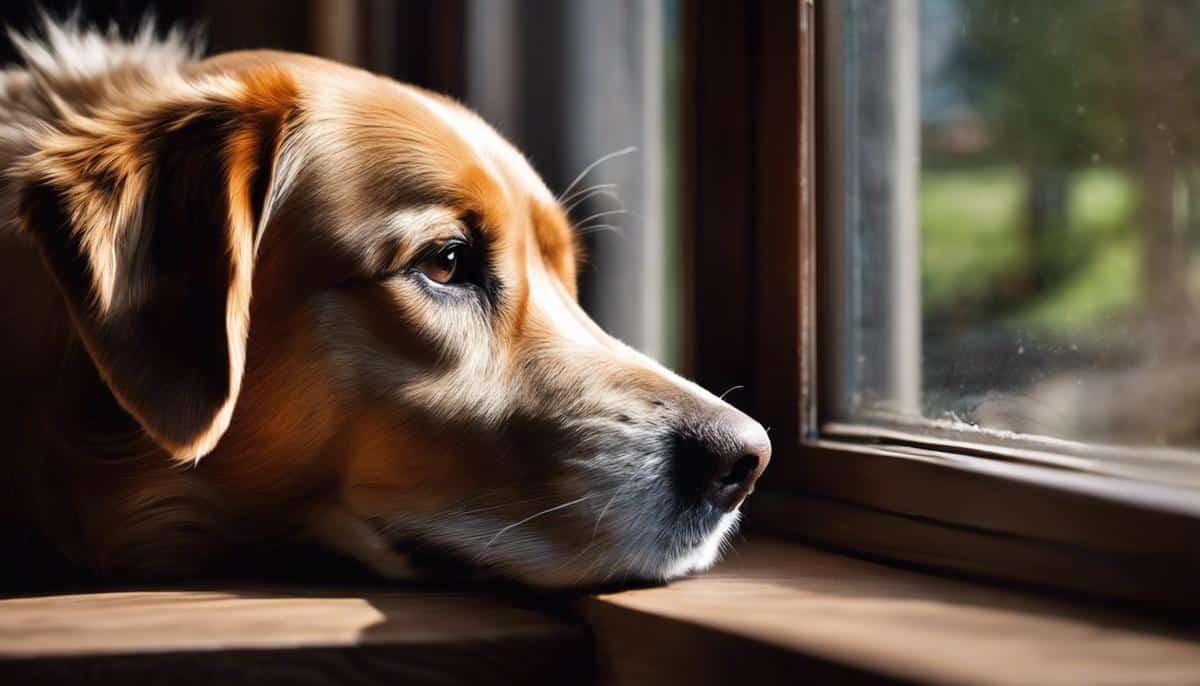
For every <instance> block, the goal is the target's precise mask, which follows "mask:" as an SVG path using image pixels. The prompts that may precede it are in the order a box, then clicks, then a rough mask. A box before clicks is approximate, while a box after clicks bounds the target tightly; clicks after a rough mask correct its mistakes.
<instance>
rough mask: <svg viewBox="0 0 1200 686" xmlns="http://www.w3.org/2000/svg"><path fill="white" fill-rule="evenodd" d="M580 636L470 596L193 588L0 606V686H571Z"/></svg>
mask: <svg viewBox="0 0 1200 686" xmlns="http://www.w3.org/2000/svg"><path fill="white" fill-rule="evenodd" d="M581 664H582V665H585V667H586V668H587V671H590V668H591V665H592V664H593V659H592V653H591V641H590V639H589V636H588V633H587V631H586V629H585V628H583V627H582V626H580V625H579V624H578V622H575V621H573V620H570V619H561V618H559V617H558V616H557V613H556V612H555V611H554V610H553V609H551V608H538V607H532V606H526V605H525V604H523V603H521V602H518V601H516V600H509V599H504V598H498V597H493V596H490V595H481V594H478V593H459V592H444V591H437V590H396V589H381V588H379V587H345V588H330V589H322V588H309V587H294V588H283V589H281V588H278V587H272V588H270V589H265V588H261V587H260V588H234V589H229V588H228V587H226V588H224V589H220V588H216V587H213V588H197V589H188V590H179V589H176V590H156V591H121V592H105V593H84V594H75V595H54V596H39V597H17V598H5V599H3V600H0V684H42V683H45V684H50V683H70V684H76V683H78V684H84V683H89V684H90V683H121V684H141V683H164V684H168V683H169V684H171V685H172V686H182V685H184V684H221V685H222V686H225V685H226V684H254V685H255V686H263V685H274V684H297V683H302V684H313V685H314V686H315V685H316V684H326V683H329V684H334V683H337V684H341V683H353V684H364V685H365V684H451V683H465V684H467V683H469V684H521V683H575V681H576V674H577V672H578V670H579V666H580V665H581Z"/></svg>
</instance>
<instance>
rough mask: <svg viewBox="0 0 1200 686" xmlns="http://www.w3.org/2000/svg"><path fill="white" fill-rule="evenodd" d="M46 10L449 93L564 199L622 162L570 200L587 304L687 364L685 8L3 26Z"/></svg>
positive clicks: (580, 6) (185, 9) (497, 0)
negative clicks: (680, 174)
mask: <svg viewBox="0 0 1200 686" xmlns="http://www.w3.org/2000/svg"><path fill="white" fill-rule="evenodd" d="M39 7H41V8H45V9H46V10H47V11H48V12H49V13H50V14H51V15H53V16H59V17H62V16H67V15H69V14H70V13H71V12H72V11H75V10H78V12H79V13H80V14H81V15H82V16H83V17H84V18H85V19H88V20H91V21H93V22H98V23H99V24H100V25H102V26H104V25H108V24H109V22H115V23H116V24H117V25H118V26H119V27H120V28H122V29H123V30H126V31H128V30H131V29H132V28H134V27H136V26H137V25H138V23H139V22H140V21H141V20H142V18H143V17H144V16H146V15H147V14H148V13H150V14H153V15H154V16H155V17H157V18H158V23H159V24H160V25H162V26H169V25H173V24H182V25H184V26H193V27H199V28H201V29H202V30H203V34H204V36H205V37H206V39H205V45H206V46H207V48H208V53H215V52H223V51H227V50H237V49H246V48H276V49H281V50H293V51H299V52H307V53H313V54H317V55H321V56H324V57H329V58H332V59H336V60H339V61H341V62H346V63H349V64H355V65H359V66H361V67H363V68H365V69H368V70H370V71H374V72H377V73H381V74H388V75H391V76H393V77H395V78H397V79H399V80H402V81H406V82H410V83H414V84H417V85H420V86H424V87H427V88H430V89H433V90H436V91H439V92H443V93H447V94H449V95H451V96H453V97H455V98H457V99H459V100H461V101H463V102H465V103H466V104H467V105H468V106H470V107H472V108H473V109H475V110H476V111H478V112H479V113H480V114H481V115H483V117H484V118H485V119H487V120H488V121H489V122H490V123H491V124H492V125H493V126H495V127H496V128H497V129H498V130H499V131H500V133H501V134H502V135H504V136H505V137H507V138H508V139H509V140H511V141H512V142H513V143H515V144H516V146H517V147H518V148H519V149H521V150H522V151H523V152H524V153H525V154H526V155H527V156H528V157H529V159H530V161H531V162H532V164H533V166H534V168H535V169H536V170H537V171H538V172H539V173H540V174H541V175H542V177H543V179H544V180H545V181H546V183H547V185H548V186H549V187H550V189H551V191H552V192H554V193H556V194H557V193H561V192H563V191H564V190H566V189H567V187H568V186H569V185H570V184H571V182H572V181H573V180H575V179H576V178H577V177H578V176H579V175H580V174H581V173H582V172H583V171H584V170H585V169H587V168H588V167H589V165H591V164H592V163H594V162H596V161H597V160H599V159H601V158H603V157H605V156H607V155H610V154H612V153H617V152H620V153H621V154H618V155H615V156H613V157H612V158H611V159H608V160H606V161H604V162H602V163H600V164H599V165H597V166H596V167H595V168H594V169H592V170H590V172H589V173H588V174H587V175H586V176H585V177H584V178H582V179H579V181H578V183H576V184H575V185H574V187H573V188H572V195H570V196H568V197H566V198H564V200H565V201H566V204H567V205H568V206H569V207H571V217H572V219H573V220H574V222H575V224H576V225H577V226H578V227H579V229H580V231H581V232H582V233H583V235H584V243H585V245H586V246H587V251H588V255H589V259H588V261H587V264H586V265H585V266H584V267H583V269H582V271H581V274H580V290H581V300H582V301H583V304H584V307H585V308H586V309H587V310H588V311H589V312H590V313H591V314H592V316H593V317H594V318H595V319H596V320H597V321H598V322H599V323H600V324H601V325H602V326H603V327H605V328H606V329H608V330H609V331H610V332H612V333H613V334H614V335H616V336H617V337H618V338H621V339H622V340H624V341H625V342H627V343H629V344H631V345H633V346H635V347H637V348H639V349H641V350H642V351H644V352H646V353H648V354H650V355H652V356H654V357H656V358H658V359H660V360H662V361H663V362H665V363H666V364H668V365H670V366H674V367H677V366H678V365H680V364H681V359H682V354H683V353H682V348H681V341H680V336H679V330H680V326H681V324H680V319H681V315H680V302H681V297H682V295H681V292H680V289H679V281H680V267H679V264H680V257H679V252H680V248H679V239H678V235H679V234H678V227H677V215H678V211H677V207H678V200H677V197H678V191H677V189H678V186H679V184H678V180H677V173H676V165H675V160H676V159H677V158H678V146H679V142H678V138H677V136H678V131H677V127H676V126H674V122H676V121H677V120H678V112H677V109H678V106H679V105H678V103H679V99H680V94H679V89H680V84H679V78H680V77H679V50H680V45H679V36H678V24H679V19H678V7H677V0H648V1H647V0H611V1H610V0H606V1H605V2H590V1H587V0H294V1H289V2H279V1H277V0H170V1H169V2H163V1H159V2H153V1H151V0H82V1H81V0H38V1H36V2H34V1H31V2H20V1H18V2H5V3H4V4H3V6H2V7H0V22H2V23H4V24H5V25H7V26H9V27H12V28H15V29H17V30H22V31H24V30H27V29H28V28H29V27H31V26H34V25H36V24H37V12H38V8H39ZM2 42H3V44H4V45H3V58H4V60H5V61H6V62H12V61H13V60H15V59H16V55H15V54H14V52H13V50H12V46H11V44H10V43H9V42H8V41H7V40H4V41H2ZM630 148H633V150H630Z"/></svg>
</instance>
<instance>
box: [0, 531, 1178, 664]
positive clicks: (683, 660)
mask: <svg viewBox="0 0 1200 686" xmlns="http://www.w3.org/2000/svg"><path fill="white" fill-rule="evenodd" d="M1081 573H1086V570H1081ZM568 600H569V599H568ZM560 601H561V599H556V600H551V601H545V602H543V601H542V600H533V599H531V598H529V597H518V596H511V595H496V594H483V593H481V592H478V591H464V592H457V591H454V592H452V591H446V590H436V589H435V590H397V589H380V588H379V587H377V586H372V587H344V588H336V589H328V588H313V587H289V588H283V589H281V588H276V587H272V588H270V589H266V588H263V587H257V588H253V587H241V588H237V589H234V590H230V589H229V588H228V587H226V588H224V589H221V588H217V587H205V588H194V589H186V590H183V589H175V590H157V591H119V592H106V593H87V594H73V595H71V594H68V595H54V596H39V597H14V598H5V599H0V683H5V684H8V683H13V684H15V683H22V684H24V683H51V682H63V683H85V682H90V683H97V682H99V683H105V682H109V681H113V682H116V681H120V682H121V683H126V684H128V683H142V682H146V681H152V682H155V681H169V682H170V683H172V685H173V686H179V685H180V684H189V683H197V684H199V683H222V684H225V683H230V684H237V683H254V684H272V683H295V682H297V681H298V680H299V681H302V682H304V683H314V684H319V683H326V682H329V683H342V682H345V681H351V682H353V683H361V684H374V683H472V684H476V683H571V684H585V683H588V682H590V681H592V680H593V678H594V677H595V676H596V672H597V671H598V673H599V679H598V681H599V682H600V683H613V684H642V683H660V684H670V683H681V684H688V685H689V686H692V685H693V684H706V683H714V684H716V683H719V684H722V685H723V686H727V685H728V684H729V683H731V681H732V680H735V679H736V680H739V681H742V682H745V681H746V680H748V679H758V680H759V682H760V683H777V682H785V683H786V682H794V681H802V680H809V681H812V682H814V683H821V682H827V681H833V680H838V681H842V682H845V681H861V682H877V681H909V682H922V683H972V684H1007V683H1013V684H1017V683H1020V684H1027V683H1039V684H1041V683H1063V684H1079V683H1089V684H1100V683H1138V684H1155V683H1178V684H1195V683H1200V634H1197V633H1196V632H1194V631H1192V630H1188V629H1182V628H1178V627H1170V626H1167V625H1164V624H1160V623H1158V622H1157V621H1155V620H1152V619H1146V618H1139V617H1134V616H1130V615H1127V614H1122V613H1118V612H1114V611H1110V610H1106V609H1103V608H1099V607H1096V606H1089V605H1083V604H1077V603H1074V602H1070V601H1063V600H1056V599H1052V598H1047V597H1041V596H1035V595H1031V594H1028V593H1024V592H1021V591H1014V590H1006V589H1002V588H996V587H990V586H984V585H979V584H975V583H971V582H966V581H958V580H954V579H947V578H944V577H938V576H933V575H928V574H923V573H920V572H914V571H906V570H901V569H897V568H894V567H889V566H885V565H880V564H875V563H871V562H865V561H862V560H857V559H854V558H850V557H845V556H841V555H836V554H832V553H828V552H822V551H818V550H815V549H812V548H808V547H804V546H801V545H796V544H788V543H779V542H774V541H769V540H751V541H749V542H745V543H743V544H742V545H740V546H739V547H738V548H737V549H736V551H734V552H733V553H731V555H730V557H729V559H728V560H727V561H726V562H725V563H724V564H722V565H721V566H720V567H719V568H718V569H717V570H715V571H714V572H712V573H709V574H706V575H704V576H701V577H697V578H694V579H688V580H684V581H680V582H676V583H673V584H671V585H669V586H665V587H660V588H647V589H635V590H629V591H624V592H620V593H612V594H605V595H599V596H594V597H586V598H583V599H581V600H579V601H578V602H577V603H575V604H574V607H573V608H569V607H567V606H566V605H564V604H563V603H561V602H560ZM571 609H574V610H576V611H575V612H571V611H569V610H571ZM597 665H598V667H597Z"/></svg>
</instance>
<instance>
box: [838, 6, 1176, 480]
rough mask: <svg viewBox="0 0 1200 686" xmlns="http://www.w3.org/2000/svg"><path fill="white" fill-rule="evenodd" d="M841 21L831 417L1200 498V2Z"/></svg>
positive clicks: (946, 9)
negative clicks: (1017, 450)
mask: <svg viewBox="0 0 1200 686" xmlns="http://www.w3.org/2000/svg"><path fill="white" fill-rule="evenodd" d="M839 14H840V16H839V17H838V18H837V19H836V20H835V21H837V22H838V23H839V24H840V26H839V31H840V47H839V48H837V49H836V53H835V54H831V55H830V59H831V71H830V72H828V73H827V76H828V78H829V84H830V86H829V87H830V89H831V91H833V93H832V94H833V97H834V98H836V99H838V100H839V101H840V108H839V110H840V111H839V112H838V114H836V115H834V116H837V117H838V118H839V119H840V126H841V127H842V134H841V136H840V141H841V143H840V148H839V149H837V150H834V151H831V154H832V155H837V156H839V157H840V161H841V164H842V165H843V167H842V168H843V174H842V176H841V184H840V185H841V187H840V192H838V191H835V192H836V193H837V196H836V197H835V198H834V199H833V207H834V208H835V210H834V213H833V215H832V216H830V217H829V219H830V221H832V222H833V223H836V224H837V225H838V226H840V227H841V228H840V230H839V231H838V234H837V235H836V236H834V237H831V239H830V240H831V241H833V242H834V243H835V245H832V246H831V250H830V252H831V254H832V255H835V257H833V260H834V261H833V264H832V265H831V269H830V270H829V272H828V273H829V274H830V278H829V279H827V280H826V281H825V282H824V283H825V285H826V286H827V288H828V289H829V292H830V293H831V294H836V295H835V296H833V297H836V299H837V305H836V306H835V308H836V311H837V313H838V314H837V315H835V316H836V317H837V318H838V322H839V325H838V326H837V327H836V331H837V332H838V333H837V335H836V341H835V343H834V345H835V346H836V348H837V349H838V350H840V351H841V352H840V353H839V354H838V360H837V361H836V362H834V363H833V364H832V365H831V368H832V370H833V373H832V378H831V379H830V382H831V383H832V384H833V386H834V387H835V390H834V395H835V397H834V400H833V404H832V406H831V407H830V408H828V409H829V412H828V416H829V417H830V418H831V419H833V420H835V421H839V422H848V423H861V424H867V425H872V426H887V427H893V428H900V429H905V430H911V431H916V432H920V433H923V434H926V435H930V434H933V435H941V436H949V435H957V436H962V437H964V438H969V439H971V440H979V441H986V442H993V441H1003V442H1007V443H1018V444H1022V445H1030V446H1035V447H1039V448H1045V449H1051V450H1054V451H1057V452H1061V453H1071V454H1073V455H1077V456H1080V457H1082V458H1084V459H1086V460H1087V466H1088V467H1089V469H1095V470H1097V471H1104V472H1106V473H1112V474H1116V475H1122V476H1128V477H1131V478H1142V479H1148V480H1159V481H1163V482H1166V483H1173V484H1178V485H1188V486H1197V487H1200V453H1197V452H1194V451H1195V450H1196V449H1198V448H1200V414H1198V413H1196V411H1195V410H1193V409H1192V408H1194V407H1195V406H1196V402H1195V400H1196V399H1197V397H1198V395H1200V354H1198V351H1200V347H1197V342H1198V340H1200V339H1198V338H1197V334H1198V333H1200V328H1197V326H1196V310H1195V305H1194V304H1193V301H1194V300H1195V298H1196V296H1197V295H1198V294H1200V259H1197V256H1200V252H1198V250H1197V248H1198V247H1200V211H1198V209H1197V208H1198V207H1200V176H1198V175H1197V173H1198V172H1197V170H1198V169H1200V167H1198V166H1197V163H1198V162H1200V149H1198V148H1197V147H1196V143H1197V142H1198V141H1200V137H1198V136H1197V134H1200V129H1198V128H1197V125H1196V123H1195V122H1196V121H1197V119H1196V117H1195V116H1194V113H1195V112H1196V107H1197V104H1198V103H1200V101H1197V98H1196V95H1195V93H1196V91H1197V85H1200V84H1197V83H1195V80H1196V78H1197V76H1196V73H1197V70H1198V68H1200V40H1197V38H1196V34H1195V32H1194V31H1193V30H1192V27H1194V26H1197V25H1200V3H1194V2H1182V3H1129V2H1123V1H1119V0H1100V1H1099V2H1094V1H1089V2H1065V3H1042V2H1032V1H1027V0H1012V1H1007V2H987V3H979V2H963V1H961V0H934V1H931V2H922V3H908V2H901V3H892V2H879V1H878V0H850V1H848V2H846V3H844V4H843V5H842V9H841V12H840V13H839ZM1079 444H1087V445H1086V446H1081V445H1079ZM1095 444H1102V445H1104V446H1107V447H1106V448H1104V449H1096V448H1095V447H1092V446H1093V445H1095Z"/></svg>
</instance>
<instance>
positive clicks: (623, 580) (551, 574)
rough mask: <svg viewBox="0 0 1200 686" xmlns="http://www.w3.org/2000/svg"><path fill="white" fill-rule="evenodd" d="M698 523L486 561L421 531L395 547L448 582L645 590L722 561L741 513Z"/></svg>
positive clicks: (516, 549)
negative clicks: (463, 580)
mask: <svg viewBox="0 0 1200 686" xmlns="http://www.w3.org/2000/svg"><path fill="white" fill-rule="evenodd" d="M703 519H704V520H705V521H704V525H703V526H702V525H701V524H700V522H691V523H690V524H691V525H690V526H685V525H678V526H675V527H671V528H672V529H674V531H668V530H664V531H653V530H646V531H637V530H636V527H634V528H631V529H628V530H626V531H625V532H623V533H622V534H621V535H619V536H616V537H614V538H613V539H612V540H611V541H609V542H608V543H607V544H606V545H599V544H594V543H592V542H589V541H587V540H586V539H584V540H582V541H573V542H571V543H569V544H568V543H564V542H561V541H551V540H537V539H535V538H532V537H531V538H525V539H523V540H522V541H521V542H520V545H515V546H508V545H494V546H491V547H490V548H489V549H488V550H487V551H486V554H485V555H480V554H479V551H477V550H471V549H470V548H468V547H463V546H462V545H461V543H462V541H461V539H460V540H454V539H453V538H450V539H447V538H444V537H443V536H439V535H433V536H431V535H430V534H431V533H433V532H431V531H429V530H428V529H427V530H426V531H425V532H424V535H422V536H418V537H415V538H410V539H407V540H403V541H401V542H399V543H397V549H399V550H402V551H404V552H408V553H410V554H415V555H414V562H416V563H417V564H418V565H420V566H422V567H425V568H426V570H427V571H429V572H433V573H434V575H436V576H438V577H443V578H445V579H447V580H450V579H454V578H472V579H488V578H494V579H500V580H507V581H510V582H516V583H518V584H521V585H525V586H533V587H538V588H546V589H556V590H566V589H586V588H616V587H623V586H644V585H654V584H660V583H664V582H667V581H672V580H675V579H679V578H682V577H685V576H688V575H690V574H695V573H697V572H702V571H705V570H707V569H709V568H710V567H712V566H713V565H714V564H716V563H717V562H718V561H719V560H720V559H721V556H722V554H723V553H724V551H725V548H726V545H727V542H728V541H729V539H730V537H731V536H732V535H733V533H734V532H735V531H736V529H737V525H738V522H739V521H740V519H741V513H740V512H739V511H736V510H735V511H733V512H729V513H725V514H722V515H720V516H717V517H704V518H703ZM439 533H448V532H439Z"/></svg>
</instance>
